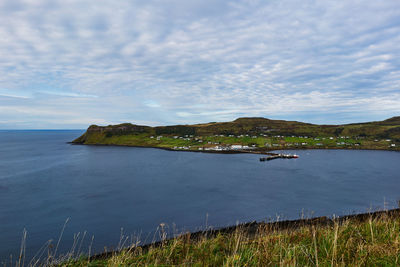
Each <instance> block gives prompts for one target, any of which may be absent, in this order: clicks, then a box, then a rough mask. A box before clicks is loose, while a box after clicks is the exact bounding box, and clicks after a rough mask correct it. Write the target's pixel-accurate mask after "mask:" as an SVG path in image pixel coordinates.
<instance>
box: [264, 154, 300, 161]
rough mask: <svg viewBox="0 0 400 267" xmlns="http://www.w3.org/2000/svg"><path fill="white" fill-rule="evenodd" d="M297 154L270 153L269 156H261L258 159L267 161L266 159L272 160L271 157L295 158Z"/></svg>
mask: <svg viewBox="0 0 400 267" xmlns="http://www.w3.org/2000/svg"><path fill="white" fill-rule="evenodd" d="M298 157H299V156H298V155H290V154H275V155H271V156H269V157H266V158H265V157H263V158H260V161H268V160H273V159H297V158H298Z"/></svg>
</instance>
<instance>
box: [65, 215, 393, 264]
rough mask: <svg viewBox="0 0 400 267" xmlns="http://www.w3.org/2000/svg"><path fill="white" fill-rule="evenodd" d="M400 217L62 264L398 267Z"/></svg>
mask: <svg viewBox="0 0 400 267" xmlns="http://www.w3.org/2000/svg"><path fill="white" fill-rule="evenodd" d="M399 265H400V218H398V216H396V217H390V216H388V215H387V214H383V215H381V216H379V217H377V218H372V217H371V218H370V219H369V220H367V221H364V222H359V221H357V220H353V219H349V220H346V221H344V222H340V223H339V222H336V223H334V224H333V225H325V226H317V225H309V226H302V227H299V228H296V229H286V230H279V229H276V228H274V227H273V226H271V225H268V224H264V225H260V226H259V227H258V229H257V231H256V233H255V234H254V233H252V234H251V233H249V231H248V230H247V229H244V228H240V227H239V228H237V229H236V230H235V231H234V232H233V233H229V234H222V233H220V234H217V235H216V236H213V237H208V238H207V237H206V235H202V236H200V237H199V238H191V237H190V235H189V234H186V235H182V236H180V237H178V238H175V239H172V240H164V241H163V242H161V244H159V245H157V246H150V247H146V248H142V247H135V246H131V247H130V248H128V249H124V250H121V251H120V252H118V253H114V254H113V255H111V257H108V258H105V259H98V260H91V261H88V260H87V258H85V259H81V260H77V261H68V262H64V263H63V264H61V266H399Z"/></svg>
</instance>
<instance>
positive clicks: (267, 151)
mask: <svg viewBox="0 0 400 267" xmlns="http://www.w3.org/2000/svg"><path fill="white" fill-rule="evenodd" d="M67 144H70V145H83V146H111V147H113V146H114V147H138V148H156V149H162V150H168V151H175V152H196V153H217V154H246V153H248V154H260V155H276V154H277V153H274V152H272V151H280V150H281V151H285V150H370V151H393V152H400V149H399V148H396V149H384V148H361V147H359V148H350V147H307V148H304V147H298V148H295V147H291V148H288V147H283V148H275V149H262V150H261V149H254V150H223V151H218V150H190V149H187V150H183V149H181V150H178V149H173V148H168V147H157V146H138V145H124V144H121V145H118V144H83V143H76V142H67Z"/></svg>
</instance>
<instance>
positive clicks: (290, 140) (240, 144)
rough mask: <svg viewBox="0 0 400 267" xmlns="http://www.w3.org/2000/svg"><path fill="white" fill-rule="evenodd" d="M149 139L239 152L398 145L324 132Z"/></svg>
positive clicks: (185, 147) (179, 147) (174, 146)
mask: <svg viewBox="0 0 400 267" xmlns="http://www.w3.org/2000/svg"><path fill="white" fill-rule="evenodd" d="M150 139H152V140H154V141H156V142H157V143H159V144H165V145H169V148H171V149H173V150H190V151H223V152H224V151H225V152H228V151H230V152H240V151H249V152H250V151H253V150H257V149H258V150H259V149H268V150H273V149H285V148H286V149H287V148H293V149H299V148H303V149H304V148H319V147H320V148H360V147H361V146H362V143H363V142H366V141H368V142H373V143H376V144H377V145H379V146H380V147H386V148H389V149H395V148H397V147H396V145H398V144H396V143H395V142H394V141H392V140H391V139H374V140H366V138H365V137H363V136H356V137H350V136H326V137H309V136H294V135H291V136H284V135H267V134H259V135H249V134H242V135H232V134H230V135H223V134H219V135H211V136H194V135H183V136H178V135H173V136H170V135H166V136H163V135H159V136H150Z"/></svg>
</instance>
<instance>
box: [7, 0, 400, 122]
mask: <svg viewBox="0 0 400 267" xmlns="http://www.w3.org/2000/svg"><path fill="white" fill-rule="evenodd" d="M399 44H400V1H397V0H385V1H371V0H354V1H348V0H335V1H333V0H332V1H328V0H326V1H317V0H302V1H298V0H296V1H294V0H262V1H261V0H260V1H258V0H243V1H227V0H190V1H188V0H141V1H135V0H134V1H127V0H92V1H88V0H1V1H0V128H1V129H44V128H48V129H57V128H75V129H76V128H86V127H87V126H88V125H90V124H99V125H106V124H115V123H121V122H133V123H137V124H147V125H166V124H178V123H200V122H208V121H227V120H233V119H235V118H237V117H243V116H262V117H267V118H272V119H288V120H298V121H305V122H312V123H337V124H340V123H348V122H361V121H370V120H381V119H385V118H389V117H392V116H396V115H397V116H398V115H400V45H399Z"/></svg>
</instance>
